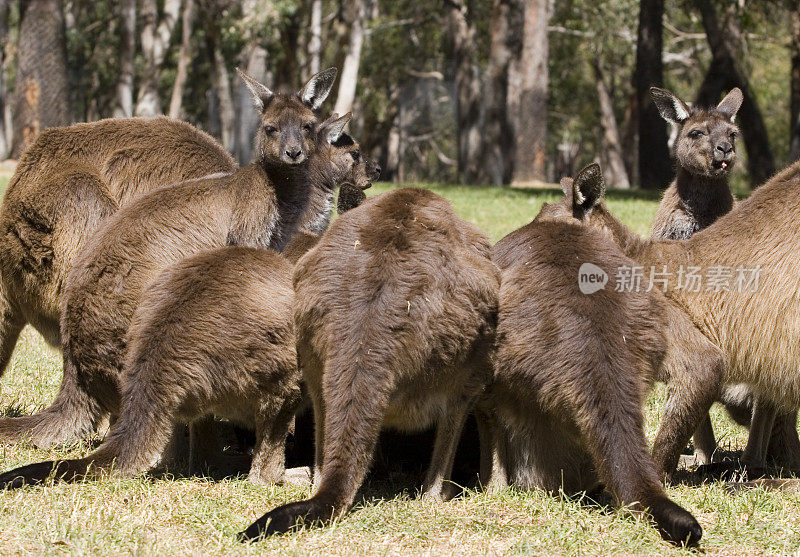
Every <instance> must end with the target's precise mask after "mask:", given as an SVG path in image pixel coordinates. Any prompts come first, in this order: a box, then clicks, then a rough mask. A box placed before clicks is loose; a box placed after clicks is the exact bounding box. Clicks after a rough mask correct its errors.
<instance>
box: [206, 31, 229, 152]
mask: <svg viewBox="0 0 800 557" xmlns="http://www.w3.org/2000/svg"><path fill="white" fill-rule="evenodd" d="M205 21H206V39H207V44H206V46H207V48H208V58H209V60H210V61H211V83H212V84H213V85H214V93H216V97H217V105H216V106H217V108H218V110H219V112H218V116H219V123H220V129H219V131H220V134H219V136H220V139H221V140H222V145H223V147H225V149H227V150H228V151H233V149H234V148H235V147H236V135H235V126H236V112H235V111H234V108H233V95H232V93H231V80H230V76H229V75H228V68H227V66H226V64H225V57H224V56H223V55H222V50H221V49H220V45H219V42H220V41H219V30H218V29H217V24H216V21H215V20H214V18H212V17H206V18H205Z"/></svg>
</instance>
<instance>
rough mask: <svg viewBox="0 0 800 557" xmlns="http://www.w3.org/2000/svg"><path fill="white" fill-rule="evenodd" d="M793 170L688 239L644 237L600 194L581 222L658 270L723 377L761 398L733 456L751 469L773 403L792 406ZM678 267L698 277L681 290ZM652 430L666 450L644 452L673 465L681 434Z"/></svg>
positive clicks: (797, 385)
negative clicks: (719, 359) (711, 348)
mask: <svg viewBox="0 0 800 557" xmlns="http://www.w3.org/2000/svg"><path fill="white" fill-rule="evenodd" d="M793 166H794V167H795V168H791V169H787V170H785V171H783V172H781V173H779V174H778V175H776V176H775V177H774V178H772V179H771V180H769V181H768V182H767V183H766V184H764V185H763V186H761V187H760V188H758V189H757V190H755V192H754V193H753V195H751V196H750V198H748V199H747V200H745V201H741V202H739V203H738V204H737V205H736V207H734V208H733V210H732V211H731V212H730V213H728V214H726V215H724V216H722V217H720V218H719V219H718V220H717V221H716V222H715V223H714V224H712V225H711V226H709V227H708V228H706V229H704V230H701V231H699V232H697V233H695V235H694V236H692V237H691V238H690V239H688V240H682V241H668V240H667V241H659V240H649V241H648V240H644V239H642V238H640V237H639V236H637V235H636V234H634V233H633V232H631V231H630V230H629V229H628V228H627V227H625V226H624V225H623V224H622V223H621V222H620V221H619V220H618V219H616V218H615V217H614V216H613V215H612V214H611V213H610V212H609V211H608V209H607V208H606V207H605V205H604V203H603V202H602V199H596V200H595V201H594V202H595V203H596V206H595V208H594V210H593V211H592V212H591V213H590V214H589V216H588V217H587V218H586V219H585V221H586V222H587V223H588V224H589V225H590V226H592V227H595V228H597V229H599V230H600V231H601V232H602V233H604V234H608V235H610V236H611V237H612V238H613V239H614V241H616V242H617V244H618V245H620V246H621V247H622V249H623V251H624V252H625V254H626V255H627V256H629V257H631V258H632V259H634V260H636V261H637V262H639V264H640V265H642V266H643V267H644V269H646V270H648V272H649V269H650V268H651V267H652V268H654V269H656V270H658V271H659V272H660V273H661V272H664V271H665V272H666V273H668V274H669V275H668V276H669V277H672V280H671V283H669V284H668V286H669V287H668V288H667V291H666V294H667V296H668V297H669V298H670V299H671V300H672V301H674V302H675V303H676V304H677V305H678V306H679V307H681V308H683V309H684V310H685V312H686V314H687V315H688V316H689V317H690V318H691V320H692V321H693V322H694V323H695V325H696V326H697V327H698V328H699V330H700V331H702V333H703V334H704V335H705V336H706V337H707V338H708V339H709V340H711V341H712V342H713V343H714V344H715V345H716V346H718V347H719V348H720V349H721V350H722V352H723V353H724V356H725V364H726V365H725V370H724V374H723V377H722V379H723V382H724V383H744V384H747V385H749V386H750V387H751V388H752V389H753V391H754V392H755V394H756V397H761V398H763V399H764V400H766V401H767V402H769V403H770V404H769V406H770V408H768V409H765V408H763V407H762V408H760V407H759V405H756V406H755V408H754V411H753V420H752V426H751V433H750V437H749V440H748V446H747V448H746V449H745V455H744V457H743V462H744V463H745V464H747V465H751V466H756V467H760V466H763V464H764V461H765V456H766V454H765V452H766V441H767V440H768V438H769V431H770V428H771V425H772V420H774V416H775V413H774V410H775V408H776V407H777V408H780V409H782V410H783V411H786V412H789V411H794V410H796V409H797V407H798V406H800V372H798V369H800V302H798V300H800V283H798V281H797V277H798V276H800V229H798V227H797V225H796V223H797V222H798V218H800V208H798V207H797V206H796V205H795V204H794V203H787V200H790V199H793V196H794V195H795V194H796V193H797V191H798V190H800V172H798V168H797V167H800V163H795V165H793ZM688 272H695V273H697V272H701V273H704V275H701V277H702V276H705V278H706V280H707V283H706V284H702V285H700V287H699V288H696V287H695V285H691V287H689V286H688V283H687V282H686V280H685V277H686V273H688ZM681 276H683V277H684V284H683V285H682V286H683V287H681V288H679V287H678V286H679V284H678V280H679V277H681ZM715 277H716V278H715ZM725 277H727V282H725V281H724V279H725ZM695 290H696V291H695ZM689 365H691V364H689ZM669 404H671V402H670V403H668V406H669ZM697 407H699V403H698V404H696V405H695V408H697ZM662 435H663V436H665V437H667V438H673V439H675V440H676V444H673V445H672V447H671V448H666V447H665V448H662V449H660V450H658V451H657V450H656V449H658V447H656V448H655V449H654V458H655V460H656V463H657V464H658V466H659V468H660V469H661V470H662V471H667V472H668V471H670V470H672V469H673V468H674V467H675V465H676V464H677V460H678V456H679V452H680V448H681V447H680V446H678V445H677V443H679V442H680V438H681V437H682V435H679V434H678V433H677V432H676V429H675V427H674V426H673V425H672V424H668V423H667V422H665V423H663V424H662V426H661V429H660V430H659V436H662ZM687 440H688V439H687Z"/></svg>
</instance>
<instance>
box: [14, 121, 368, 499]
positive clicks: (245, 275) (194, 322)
mask: <svg viewBox="0 0 800 557" xmlns="http://www.w3.org/2000/svg"><path fill="white" fill-rule="evenodd" d="M334 143H335V145H333V146H331V147H330V153H329V159H330V163H331V169H333V170H332V172H331V173H329V174H326V175H325V180H330V179H331V176H334V178H335V180H336V182H337V183H336V184H334V185H338V183H342V190H341V192H340V196H339V203H338V209H339V212H340V213H343V212H344V211H346V210H349V209H351V208H353V207H355V206H357V205H358V204H360V203H361V201H363V199H364V198H365V196H364V193H363V189H365V188H367V187H369V185H370V180H373V179H377V177H378V175H379V173H380V169H379V168H378V167H377V165H376V164H375V163H374V161H372V160H371V159H370V158H368V157H365V156H363V155H361V154H360V153H359V147H358V144H357V143H355V142H354V141H353V140H352V139H351V138H350V137H349V136H346V135H344V134H343V135H342V136H341V137H338V138H336V139H335V140H334ZM329 183H330V182H329ZM342 194H344V195H342ZM329 212H330V211H329ZM314 217H316V218H318V215H314ZM311 236H313V237H316V238H319V236H316V235H313V234H311V233H307V232H305V233H303V232H301V233H298V234H297V235H295V237H293V238H292V240H291V241H290V244H289V247H287V250H289V249H290V248H291V251H292V253H299V252H300V251H301V250H303V249H308V248H310V247H311V243H310V241H309V240H308V237H311ZM298 238H299V239H300V241H297V240H298ZM292 268H293V267H292V262H291V261H289V260H288V259H287V258H286V257H283V256H281V255H279V254H278V253H277V252H274V251H273V250H264V249H258V248H246V247H237V246H229V247H224V248H217V249H214V250H209V251H205V252H202V253H201V254H199V255H196V256H193V257H189V258H186V259H183V260H181V261H179V262H178V263H177V264H175V265H173V266H172V267H170V268H168V269H167V270H165V271H164V272H163V273H161V274H160V275H159V276H158V278H157V279H156V280H155V281H154V282H153V283H152V284H151V285H150V286H149V287H148V288H147V290H146V292H145V293H144V295H143V297H142V301H141V303H140V304H139V306H138V308H137V309H136V313H135V314H134V317H133V320H132V322H131V326H130V329H129V330H128V345H129V348H128V353H127V356H126V362H125V367H124V368H123V370H122V379H121V381H120V383H121V387H122V394H121V398H122V402H121V407H120V415H119V418H118V419H117V420H116V421H115V422H114V423H113V424H112V425H111V428H110V430H109V432H108V435H107V437H106V439H105V441H104V442H103V444H102V445H100V447H99V448H98V449H97V450H96V451H94V452H93V453H91V454H90V455H88V456H86V457H85V458H82V459H77V460H67V461H58V462H41V463H36V464H30V465H28V466H23V467H20V468H17V469H15V470H11V471H9V472H7V473H5V474H2V475H0V488H2V487H5V488H15V487H20V486H22V485H26V484H38V483H41V482H44V481H45V480H46V479H47V478H49V477H51V476H52V477H54V478H57V479H61V480H65V481H75V480H78V479H83V478H85V477H87V475H98V474H101V473H104V472H107V471H109V470H110V469H111V468H112V466H113V470H114V472H115V473H116V474H119V475H123V476H132V475H135V474H138V473H141V472H143V471H145V470H147V469H148V468H150V467H151V466H153V465H154V464H155V463H156V462H157V461H158V459H159V458H160V457H161V456H162V454H163V452H164V450H165V447H166V446H167V444H168V441H169V438H170V433H171V432H172V431H173V426H174V425H175V422H178V421H181V422H192V421H195V420H197V419H198V418H201V417H202V416H204V415H205V414H207V413H212V414H214V415H215V416H217V417H222V418H227V419H229V420H231V421H233V422H234V423H237V424H240V425H242V426H244V427H247V428H253V427H254V428H255V431H256V446H255V449H254V452H253V461H252V465H251V468H250V474H249V478H250V480H251V481H254V482H257V483H271V482H275V481H278V480H280V479H281V477H282V475H283V470H284V448H285V442H286V434H287V431H288V429H289V427H290V424H291V422H292V419H293V418H294V414H295V410H296V408H297V406H298V403H299V402H300V385H299V380H300V377H299V373H298V371H297V357H296V351H295V335H294V321H293V317H292V300H293V297H294V291H293V290H292V284H291V280H292ZM203 441H205V442H209V441H211V442H212V443H211V444H212V445H213V441H214V439H213V438H211V439H209V438H206V439H203ZM213 448H216V449H218V447H213ZM206 450H207V451H210V452H213V449H212V448H211V447H206Z"/></svg>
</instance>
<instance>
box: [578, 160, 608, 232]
mask: <svg viewBox="0 0 800 557" xmlns="http://www.w3.org/2000/svg"><path fill="white" fill-rule="evenodd" d="M605 194H606V183H605V181H604V180H603V173H602V172H600V165H599V164H597V163H596V162H594V163H592V164H590V165H589V166H587V167H585V168H584V169H583V170H581V171H580V172H578V175H577V176H576V177H575V180H574V181H573V182H572V212H573V214H574V215H575V216H576V217H577V218H580V219H582V218H584V217H586V216H587V215H588V214H589V213H591V211H592V209H594V208H595V207H597V205H598V204H599V203H600V202H601V201H603V196H604V195H605Z"/></svg>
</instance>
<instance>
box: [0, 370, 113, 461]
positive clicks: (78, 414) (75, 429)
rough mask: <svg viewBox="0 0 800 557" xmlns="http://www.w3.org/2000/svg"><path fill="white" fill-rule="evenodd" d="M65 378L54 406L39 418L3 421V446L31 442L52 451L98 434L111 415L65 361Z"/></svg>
mask: <svg viewBox="0 0 800 557" xmlns="http://www.w3.org/2000/svg"><path fill="white" fill-rule="evenodd" d="M64 360H65V361H64V378H63V379H62V381H61V388H60V390H59V391H58V395H56V399H55V400H54V401H53V403H52V404H51V405H50V406H49V407H48V408H46V409H45V410H43V411H42V412H39V413H38V414H33V415H31V416H21V417H18V418H0V443H17V442H19V441H22V440H24V439H30V441H32V442H33V443H34V444H35V445H36V446H37V447H42V448H46V447H50V446H53V445H57V444H60V443H66V442H67V441H72V440H75V439H82V438H84V437H86V436H87V435H89V434H90V433H92V432H94V431H95V430H96V429H97V427H98V425H99V424H100V422H101V420H102V419H103V418H104V417H105V416H106V414H107V412H106V411H105V409H104V408H103V407H102V406H101V405H100V403H99V401H98V400H97V399H96V398H94V397H93V396H91V395H90V394H89V393H87V392H86V390H85V389H84V388H83V387H81V385H80V384H79V383H78V380H77V378H76V374H75V370H74V368H73V367H72V366H71V365H70V364H69V363H68V360H67V358H65V359H64Z"/></svg>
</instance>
